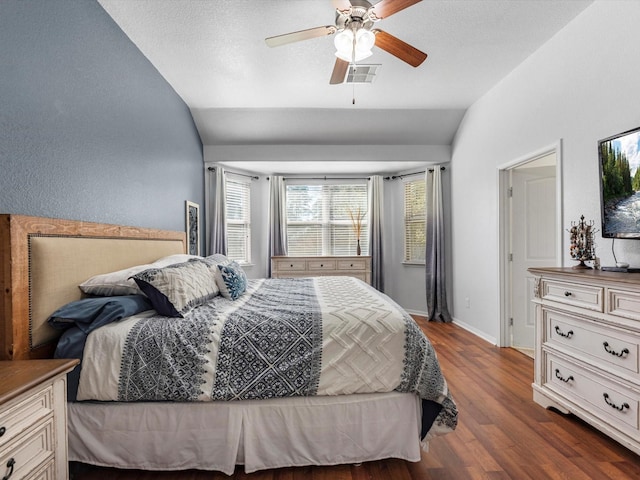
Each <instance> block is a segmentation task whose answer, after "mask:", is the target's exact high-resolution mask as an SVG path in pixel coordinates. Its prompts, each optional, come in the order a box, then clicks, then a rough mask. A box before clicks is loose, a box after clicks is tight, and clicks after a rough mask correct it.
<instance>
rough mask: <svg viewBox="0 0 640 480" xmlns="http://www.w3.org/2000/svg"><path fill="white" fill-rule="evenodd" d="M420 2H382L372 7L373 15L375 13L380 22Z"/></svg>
mask: <svg viewBox="0 0 640 480" xmlns="http://www.w3.org/2000/svg"><path fill="white" fill-rule="evenodd" d="M421 1H422V0H382V1H381V2H378V3H376V4H375V5H374V6H373V13H375V15H376V17H377V18H378V19H380V20H382V19H383V18H386V17H390V16H391V15H393V14H394V13H398V12H399V11H400V10H404V9H405V8H408V7H410V6H411V5H415V4H416V3H418V2H421Z"/></svg>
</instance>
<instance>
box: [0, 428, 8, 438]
mask: <svg viewBox="0 0 640 480" xmlns="http://www.w3.org/2000/svg"><path fill="white" fill-rule="evenodd" d="M6 431H7V429H6V428H5V427H0V437H1V436H2V435H4V434H5V433H6Z"/></svg>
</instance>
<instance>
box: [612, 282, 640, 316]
mask: <svg viewBox="0 0 640 480" xmlns="http://www.w3.org/2000/svg"><path fill="white" fill-rule="evenodd" d="M607 297H608V302H607V313H610V314H611V315H615V316H617V317H623V318H630V319H632V320H639V321H640V294H638V293H634V292H627V291H625V290H616V289H614V288H609V289H607Z"/></svg>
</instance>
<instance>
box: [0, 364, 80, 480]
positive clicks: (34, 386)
mask: <svg viewBox="0 0 640 480" xmlns="http://www.w3.org/2000/svg"><path fill="white" fill-rule="evenodd" d="M77 363H78V361H77V360H14V361H1V362H0V476H1V477H0V478H7V479H13V478H16V479H17V478H20V479H47V480H64V479H66V478H68V464H67V382H66V374H67V372H69V371H71V369H73V367H74V366H75V365H76V364H77Z"/></svg>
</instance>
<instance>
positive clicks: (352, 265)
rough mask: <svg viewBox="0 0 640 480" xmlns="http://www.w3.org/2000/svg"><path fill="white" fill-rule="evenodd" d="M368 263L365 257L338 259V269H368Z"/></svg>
mask: <svg viewBox="0 0 640 480" xmlns="http://www.w3.org/2000/svg"><path fill="white" fill-rule="evenodd" d="M367 263H368V262H367V261H366V260H364V259H354V260H338V270H366V269H367Z"/></svg>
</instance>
